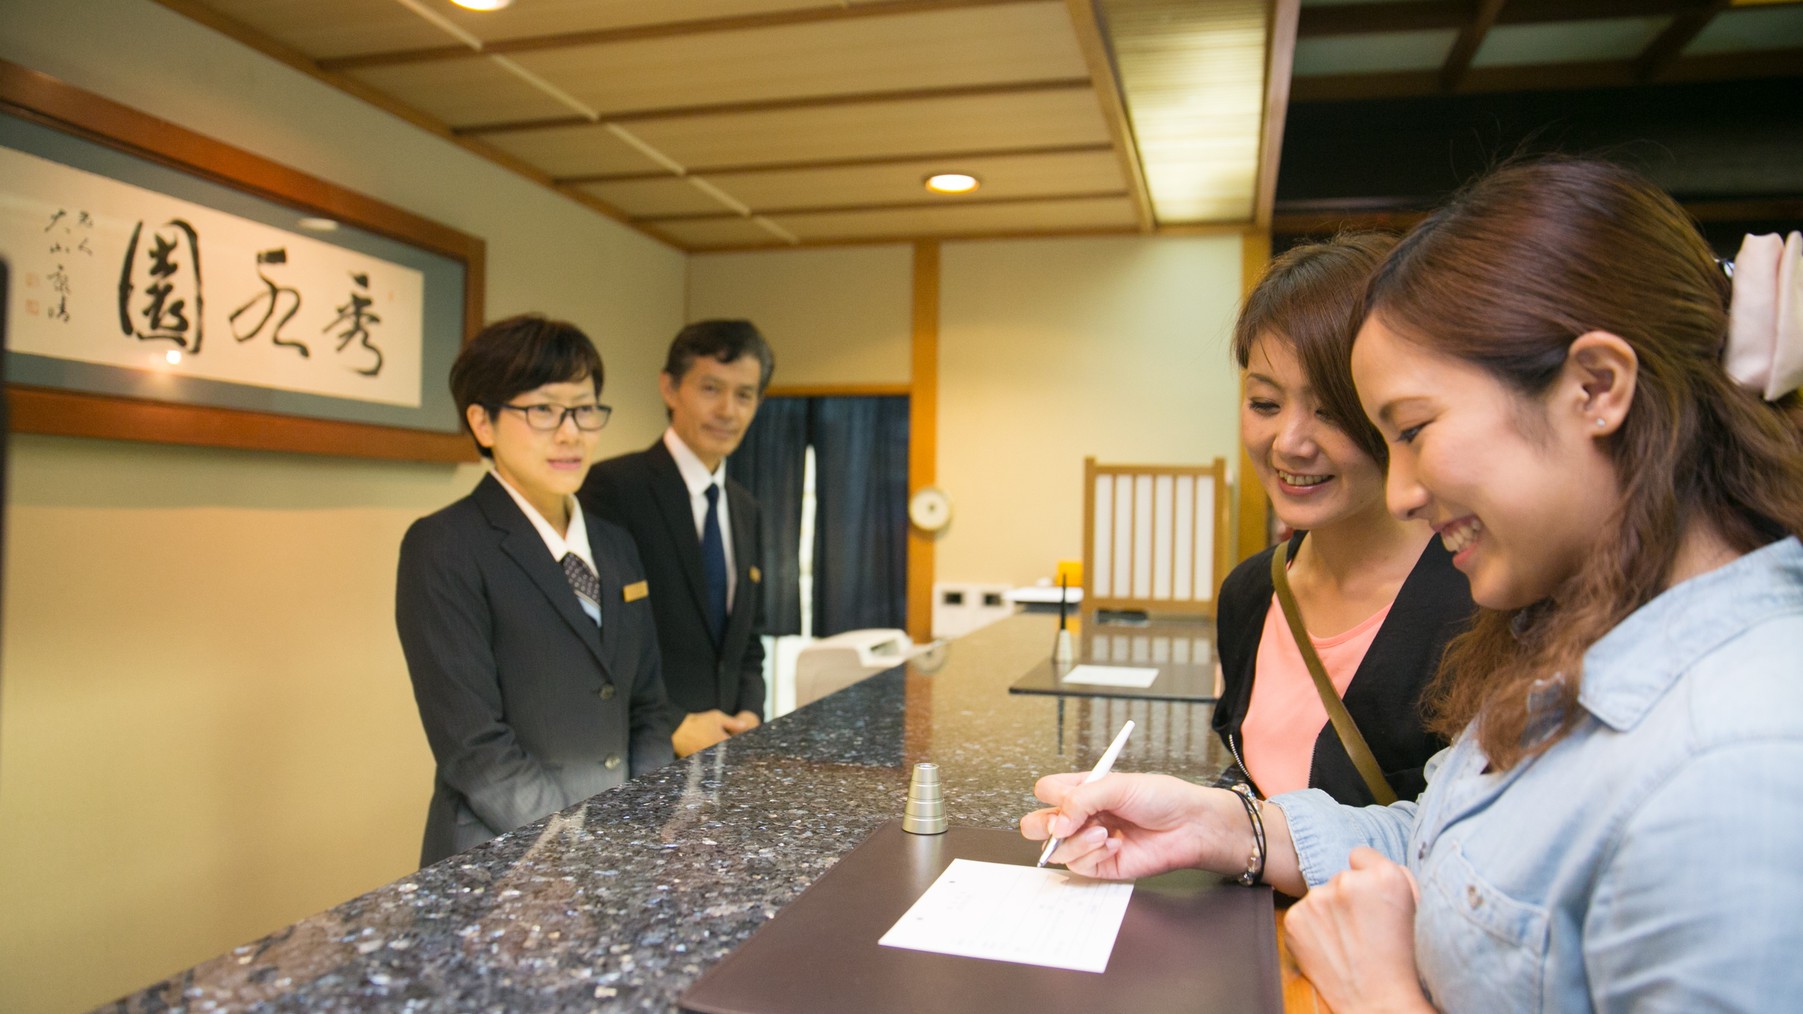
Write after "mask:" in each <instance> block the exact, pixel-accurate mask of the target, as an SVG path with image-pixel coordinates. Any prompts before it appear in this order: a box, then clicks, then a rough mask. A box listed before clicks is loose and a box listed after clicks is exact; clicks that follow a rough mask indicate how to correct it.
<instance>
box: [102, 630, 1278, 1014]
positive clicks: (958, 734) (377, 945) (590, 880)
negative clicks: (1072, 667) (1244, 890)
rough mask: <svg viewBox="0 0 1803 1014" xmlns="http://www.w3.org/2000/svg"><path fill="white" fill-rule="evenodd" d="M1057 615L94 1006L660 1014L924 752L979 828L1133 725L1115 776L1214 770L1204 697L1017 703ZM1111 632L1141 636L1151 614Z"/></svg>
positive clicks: (950, 800) (1220, 757)
mask: <svg viewBox="0 0 1803 1014" xmlns="http://www.w3.org/2000/svg"><path fill="white" fill-rule="evenodd" d="M1055 626H1056V621H1055V619H1053V618H1051V617H1046V616H1041V615H1029V614H1022V615H1018V616H1014V617H1010V618H1009V619H1006V620H1003V621H1001V622H999V623H996V624H993V625H991V626H988V627H985V628H983V629H981V630H979V631H976V632H973V633H972V634H970V635H968V636H967V637H964V638H961V639H959V640H957V641H954V642H952V643H951V644H950V645H949V651H948V653H947V656H946V658H945V660H944V664H943V666H941V667H940V668H939V669H938V671H937V672H935V673H933V674H930V675H929V674H926V673H924V672H919V671H916V670H914V669H913V668H912V667H905V668H901V669H894V670H890V671H888V672H885V673H881V674H878V675H877V676H874V677H871V678H870V679H868V680H865V681H864V682H862V683H859V684H857V685H854V686H852V687H850V688H848V689H846V690H842V691H840V692H838V693H836V694H833V695H831V696H829V697H826V698H824V699H822V700H820V701H817V702H815V703H814V704H811V705H809V706H807V707H805V708H802V709H800V710H798V711H795V712H793V713H791V714H789V715H786V716H784V717H783V718H780V719H777V720H775V721H772V722H770V723H768V724H766V725H764V726H762V727H760V728H758V729H756V730H754V731H752V732H750V733H747V734H745V735H743V736H740V737H737V738H735V739H733V740H730V741H728V742H727V743H724V744H722V745H720V746H718V747H715V748H714V749H712V750H707V751H704V752H702V753H699V754H696V755H694V756H691V757H689V758H687V759H685V760H682V761H678V762H676V763H675V764H672V765H670V766H669V767H666V768H663V769H661V770H659V771H655V772H652V773H650V774H648V775H645V776H643V777H640V778H637V779H634V780H633V781H631V782H629V783H627V784H626V785H623V786H621V787H619V788H617V789H613V790H610V791H608V792H605V793H602V794H601V795H599V796H595V797H594V798H592V799H590V800H588V801H586V802H584V803H582V804H580V805H577V806H574V807H571V808H570V809H568V810H565V811H563V812H561V813H557V814H553V815H552V816H550V817H547V818H545V819H544V820H541V821H538V822H537V823H535V824H531V825H528V826H526V827H523V828H520V829H519V830H517V831H514V832H513V833H511V834H507V835H504V836H502V837H500V838H498V839H496V840H495V841H493V842H490V843H488V844H486V845H483V846H480V847H478V848H475V849H472V850H470V851H468V852H465V853H462V854H460V855H456V856H452V857H451V858H449V859H447V860H445V861H444V862H441V863H438V864H437V865H434V866H431V867H428V868H426V869H423V870H420V871H419V872H417V873H415V874H413V875H412V876H409V877H406V878H403V879H402V880H399V881H396V882H395V883H392V884H389V885H387V886H385V887H382V888H379V889H377V890H375V891H371V892H370V893H368V894H365V895H363V896H361V897H358V898H354V899H352V900H350V901H347V902H345V903H344V904H342V905H339V906H337V907H336V908H333V909H330V910H328V911H325V912H321V913H319V914H318V915H315V916H312V917H309V918H307V919H304V920H302V921H300V922H298V923H295V924H294V925H293V926H290V927H288V928H286V929H283V930H280V931H278V932H276V933H273V934H271V935H269V936H267V937H265V938H263V939H261V940H257V941H253V942H251V943H247V944H245V945H243V946H241V947H238V948H235V949H233V950H232V951H230V952H228V953H226V954H222V955H220V956H219V957H217V958H214V959H212V960H211V961H207V962H205V963H202V964H200V965H198V966H196V967H194V968H192V969H189V970H187V971H184V972H181V973H179V974H177V975H174V976H172V977H170V978H168V979H166V980H164V981H162V982H159V983H156V984H154V985H152V986H150V987H148V988H146V989H145V990H143V991H141V992H139V993H136V994H133V995H131V996H127V997H124V998H121V999H120V1000H119V1001H117V1003H115V1004H111V1005H108V1007H107V1008H104V1009H108V1010H118V1011H168V1010H176V1009H185V1010H190V1011H198V1010H228V1009H244V1008H247V1007H256V1008H257V1009H258V1010H266V1011H286V1010H297V1011H298V1010H308V1011H319V1010H360V1011H361V1010H426V1009H433V1010H457V1011H475V1010H485V1011H486V1010H496V1011H499V1010H508V1011H524V1010H533V1011H564V1010H569V1011H577V1010H581V1011H591V1010H607V1011H667V1010H674V1009H676V1003H677V997H678V996H679V995H680V994H681V993H682V991H683V990H684V989H686V988H687V987H688V986H689V985H690V984H691V983H693V982H694V981H695V980H696V979H697V978H699V977H700V976H701V974H702V973H703V972H704V971H706V970H707V969H708V968H709V967H711V966H712V965H714V964H715V963H716V962H718V961H720V960H721V959H722V958H724V957H725V956H726V955H727V954H728V953H730V952H731V951H732V950H733V948H735V947H737V946H738V945H739V944H740V943H741V942H743V941H744V940H745V939H746V938H747V937H749V936H750V935H751V933H752V932H753V931H754V930H756V929H757V928H758V927H759V926H761V925H763V923H764V922H765V921H766V920H768V919H769V918H771V917H772V916H773V915H774V914H775V913H776V912H777V911H778V910H779V909H781V908H782V907H783V906H784V905H786V904H787V903H788V902H790V901H791V900H793V899H794V898H795V897H796V896H797V895H798V894H800V893H801V891H802V890H803V889H805V888H806V887H807V886H808V885H809V884H810V883H812V882H813V881H814V880H815V878H817V877H818V876H820V874H821V873H823V872H824V871H825V870H827V869H828V868H829V867H831V866H832V865H833V864H834V863H835V862H836V861H837V860H838V859H839V858H840V857H841V856H843V855H844V854H845V853H847V852H848V851H850V850H851V849H852V848H854V847H855V846H856V845H857V844H858V843H859V842H861V841H863V840H864V838H865V837H866V836H868V835H869V834H870V832H871V831H873V830H874V829H875V828H876V827H878V826H879V825H881V824H882V823H884V822H885V821H888V820H891V819H895V818H898V817H900V816H901V813H902V808H903V804H904V801H905V799H906V796H907V789H908V777H909V772H910V770H911V768H912V766H913V765H914V764H915V763H916V762H919V761H931V762H933V763H935V764H937V765H938V766H939V770H940V774H941V779H942V781H943V785H944V796H945V805H946V812H947V816H948V817H949V819H950V822H951V823H952V824H954V825H966V826H972V827H991V828H1011V827H1014V826H1015V825H1016V822H1017V821H1018V820H1019V818H1020V816H1021V814H1023V813H1025V812H1027V811H1028V810H1029V809H1032V808H1034V807H1035V806H1037V803H1036V802H1035V801H1034V799H1033V794H1032V790H1033V782H1034V781H1035V780H1036V779H1037V778H1039V777H1040V776H1041V775H1044V774H1049V773H1053V772H1058V771H1071V770H1081V769H1086V768H1088V767H1089V766H1091V765H1092V764H1093V763H1094V762H1095V760H1096V759H1097V757H1099V756H1100V754H1101V752H1102V751H1103V750H1104V749H1105V748H1106V747H1107V745H1108V742H1109V740H1110V739H1111V738H1112V737H1113V735H1114V732H1115V730H1117V729H1118V728H1119V727H1120V725H1121V723H1122V722H1124V721H1126V720H1127V719H1129V718H1131V719H1133V720H1134V721H1135V722H1136V723H1138V731H1136V733H1135V734H1134V736H1133V738H1132V740H1131V741H1130V742H1129V744H1128V746H1127V748H1126V750H1125V751H1124V752H1123V754H1122V756H1121V758H1120V760H1119V761H1118V762H1117V764H1116V770H1119V771H1162V772H1167V773H1171V774H1176V775H1179V776H1183V777H1187V778H1192V779H1196V780H1203V779H1206V778H1209V777H1212V776H1213V775H1215V774H1216V773H1217V772H1219V771H1220V770H1221V769H1222V768H1223V767H1224V766H1225V763H1226V760H1227V757H1226V756H1225V751H1224V750H1223V749H1222V748H1221V747H1220V745H1219V743H1218V742H1217V740H1216V739H1215V737H1214V735H1213V734H1212V732H1210V730H1209V727H1208V719H1209V712H1210V706H1209V705H1207V704H1195V703H1179V702H1168V701H1144V700H1134V701H1129V700H1119V699H1114V700H1108V699H1100V698H1091V697H1070V698H1060V697H1050V696H1038V695H1011V694H1009V693H1008V686H1009V684H1010V683H1012V682H1013V681H1014V680H1015V679H1017V678H1018V677H1019V676H1020V675H1021V674H1022V673H1023V672H1025V671H1026V670H1027V669H1029V668H1030V667H1032V666H1033V665H1034V664H1035V663H1037V662H1039V661H1042V660H1043V659H1044V658H1045V657H1046V656H1047V655H1048V654H1049V653H1050V651H1051V648H1052V641H1053V636H1054V628H1055ZM1204 629H1206V628H1204ZM1188 630H1189V632H1190V634H1191V635H1192V636H1193V634H1194V631H1195V630H1196V628H1195V627H1194V626H1191V627H1189V628H1188ZM1127 633H1128V634H1129V635H1130V636H1143V637H1146V638H1149V639H1152V640H1148V641H1147V644H1148V646H1149V648H1148V650H1157V648H1156V646H1155V644H1154V641H1155V639H1156V638H1157V637H1158V636H1159V635H1158V633H1157V630H1156V628H1146V629H1139V630H1134V631H1130V632H1127ZM347 847H348V846H347ZM1287 968H1290V969H1293V966H1287ZM1292 977H1293V973H1292V972H1289V971H1286V980H1288V979H1290V978H1292ZM1285 988H1286V994H1288V995H1298V994H1297V993H1296V991H1295V990H1294V989H1292V987H1291V985H1290V983H1288V982H1287V981H1286V986H1285ZM1303 988H1304V990H1306V985H1305V984H1303ZM1291 1009H1297V1008H1295V1007H1292V1008H1291ZM1300 1009H1308V1008H1306V1007H1303V1008H1300Z"/></svg>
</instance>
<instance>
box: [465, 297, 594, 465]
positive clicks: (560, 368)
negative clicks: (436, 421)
mask: <svg viewBox="0 0 1803 1014" xmlns="http://www.w3.org/2000/svg"><path fill="white" fill-rule="evenodd" d="M591 377H592V378H594V381H595V397H597V398H599V397H600V396H601V382H602V379H603V371H602V368H601V353H599V352H597V351H596V350H595V343H594V342H591V341H589V339H588V335H585V334H583V333H582V331H581V329H579V328H578V327H577V326H576V325H574V324H571V323H569V322H568V321H562V320H550V319H548V318H546V317H545V316H544V315H542V314H537V313H522V314H520V315H518V316H515V317H509V318H507V319H506V320H497V321H495V322H494V323H493V324H490V325H488V326H487V327H485V328H483V329H482V330H480V331H478V332H476V336H475V337H474V338H471V339H470V340H469V344H467V345H465V346H464V347H463V351H461V352H459V353H457V361H456V362H454V363H452V364H451V397H452V399H454V400H455V401H456V402H457V418H458V419H459V420H461V421H462V423H463V429H464V432H466V433H469V435H470V439H471V440H475V439H476V434H475V433H474V431H472V430H470V421H469V408H470V406H471V405H481V406H483V407H484V408H485V409H487V410H488V412H489V415H490V416H491V417H492V416H493V414H494V408H493V406H495V405H504V404H506V403H507V402H510V401H512V400H513V399H514V398H515V397H517V396H519V395H520V394H523V393H525V392H527V391H534V390H537V389H538V388H540V387H543V386H544V385H546V384H560V383H565V382H568V381H580V380H586V379H589V378H591ZM476 450H477V451H479V452H480V453H481V454H482V456H483V457H485V458H488V457H493V456H494V455H493V454H492V453H490V451H489V449H488V448H486V447H483V446H482V443H481V441H476Z"/></svg>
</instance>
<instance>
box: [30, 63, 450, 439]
mask: <svg viewBox="0 0 1803 1014" xmlns="http://www.w3.org/2000/svg"><path fill="white" fill-rule="evenodd" d="M0 256H3V257H4V258H5V259H6V260H7V261H9V262H10V263H11V267H12V277H13V290H12V293H11V298H10V299H9V300H8V301H7V305H8V309H7V311H6V312H7V315H8V316H7V332H6V333H7V342H8V350H7V353H6V355H7V361H6V372H7V376H8V379H9V381H10V386H9V388H8V390H9V394H10V396H11V398H12V410H13V419H12V422H13V429H14V431H16V432H25V433H51V434H61V435H71V436H96V437H108V438H114V439H126V440H150V441H158V442H167V443H179V444H200V445H207V446H220V447H240V448H255V449H264V450H280V451H298V452H306V453H319V454H344V455H353V456H358V457H377V458H394V459H403V460H425V461H467V460H474V458H475V452H474V449H473V447H472V446H471V444H470V442H469V440H468V438H467V437H466V436H464V435H463V433H462V429H461V426H460V423H459V420H458V419H457V413H456V408H455V406H454V405H453V404H452V401H451V397H450V393H449V391H448V390H447V389H446V384H445V380H446V377H447V376H448V375H449V373H450V366H451V362H452V360H453V359H455V358H456V355H457V350H458V349H459V348H460V347H461V345H462V343H463V341H464V340H465V339H466V338H467V337H468V336H469V335H470V334H472V333H473V332H474V331H475V329H476V328H477V327H479V326H480V324H481V320H482V297H481V293H482V281H483V257H484V245H483V243H482V241H481V240H480V239H477V238H475V237H472V236H469V235H466V234H464V233H461V232H457V231H456V230H453V229H449V228H446V227H444V226H441V225H438V224H436V223H433V222H430V221H428V220H426V219H423V218H420V217H418V216H415V215H413V214H411V213H409V212H405V211H402V210H400V209H398V208H395V207H392V206H390V205H386V204H383V203H381V202H379V201H375V200H373V199H371V198H367V197H363V196H361V195H358V194H354V193H351V192H350V191H347V190H345V189H343V188H341V187H338V186H336V185H334V184H330V183H326V182H324V181H322V180H319V179H315V178H313V177H311V176H307V175H305V174H303V173H300V172H297V171H295V170H292V169H289V168H286V167H284V166H281V165H278V164H276V163H274V162H270V161H267V160H265V159H262V158H260V157H258V156H255V155H252V154H250V153H248V152H245V151H242V150H239V149H237V148H233V147H231V146H229V145H226V144H224V143H222V142H219V141H216V140H213V139H211V138H207V137H204V136H202V135H199V134H195V133H192V132H189V131H186V130H183V129H182V128H179V127H176V126H174V125H172V124H169V123H167V122H164V121H161V120H157V119H155V118H152V117H149V116H147V115H145V114H142V113H139V112H137V111H135V110H132V109H130V108H128V107H125V106H121V105H119V104H117V103H114V102H111V101H110V100H107V99H103V98H101V97H99V96H96V95H93V94H90V93H87V92H84V91H81V90H80V89H76V88H74V87H71V86H69V85H67V84H64V83H62V82H60V81H57V80H56V79H54V78H51V77H48V76H46V75H43V74H40V73H37V72H35V71H32V70H28V69H26V68H23V67H20V66H17V65H15V64H10V63H7V62H5V61H0Z"/></svg>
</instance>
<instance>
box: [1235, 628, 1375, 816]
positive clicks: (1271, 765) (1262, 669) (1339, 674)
mask: <svg viewBox="0 0 1803 1014" xmlns="http://www.w3.org/2000/svg"><path fill="white" fill-rule="evenodd" d="M1392 604H1394V602H1392ZM1389 615H1390V606H1388V605H1386V606H1384V607H1383V608H1382V609H1379V610H1378V611H1377V612H1376V613H1374V614H1372V615H1371V616H1369V617H1367V618H1366V619H1365V620H1363V621H1362V622H1360V623H1359V624H1358V625H1357V626H1355V627H1353V628H1352V629H1351V630H1348V631H1346V632H1345V633H1343V634H1337V635H1335V636H1333V637H1310V638H1309V640H1310V641H1313V642H1314V645H1315V654H1317V655H1320V656H1321V665H1322V667H1323V668H1325V669H1326V670H1327V678H1328V679H1329V680H1331V681H1332V682H1333V686H1334V689H1335V690H1336V691H1338V692H1339V694H1340V696H1341V697H1344V696H1346V687H1347V685H1348V684H1350V683H1351V682H1352V676H1353V674H1354V673H1356V672H1358V668H1359V663H1360V662H1363V661H1364V660H1365V652H1366V651H1367V650H1369V649H1370V647H1371V641H1372V640H1373V639H1374V638H1376V637H1377V631H1378V628H1379V627H1382V626H1383V625H1384V618H1385V617H1387V616H1389ZM1253 672H1254V673H1255V674H1256V675H1254V676H1253V679H1252V700H1251V701H1250V702H1249V703H1248V704H1247V705H1246V718H1245V721H1243V722H1241V723H1240V738H1241V751H1240V756H1241V757H1242V758H1244V759H1245V762H1246V773H1247V774H1249V775H1251V776H1252V781H1253V782H1254V783H1255V784H1257V786H1258V789H1259V791H1260V792H1262V793H1264V794H1265V795H1266V796H1275V795H1277V794H1278V793H1280V792H1294V791H1296V790H1297V789H1306V788H1308V773H1309V769H1310V768H1311V767H1312V766H1313V765H1314V756H1315V739H1316V738H1317V737H1319V736H1320V735H1321V727H1322V726H1324V725H1326V724H1327V709H1326V708H1325V707H1322V705H1321V694H1320V692H1319V691H1317V690H1316V689H1315V680H1314V677H1312V676H1310V675H1309V674H1308V666H1307V664H1306V663H1304V662H1303V661H1302V650H1301V649H1300V648H1298V647H1296V639H1295V638H1293V637H1291V636H1290V625H1289V622H1288V621H1287V620H1285V619H1284V618H1283V607H1282V606H1281V605H1279V604H1278V603H1277V596H1276V595H1272V596H1271V608H1270V609H1268V610H1266V611H1265V628H1264V632H1263V633H1261V634H1260V635H1259V638H1258V661H1257V662H1256V663H1255V666H1254V669H1253Z"/></svg>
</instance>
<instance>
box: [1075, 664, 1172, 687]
mask: <svg viewBox="0 0 1803 1014" xmlns="http://www.w3.org/2000/svg"><path fill="white" fill-rule="evenodd" d="M1157 679H1158V670H1157V669H1141V668H1138V667H1135V666H1126V665H1080V666H1077V667H1076V668H1075V669H1072V670H1071V671H1070V672H1067V673H1065V674H1064V676H1063V678H1062V679H1061V680H1060V682H1062V683H1087V684H1089V685H1091V686H1097V687H1136V688H1138V689H1140V690H1144V689H1145V688H1147V687H1149V686H1151V685H1152V683H1153V681H1155V680H1157Z"/></svg>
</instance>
